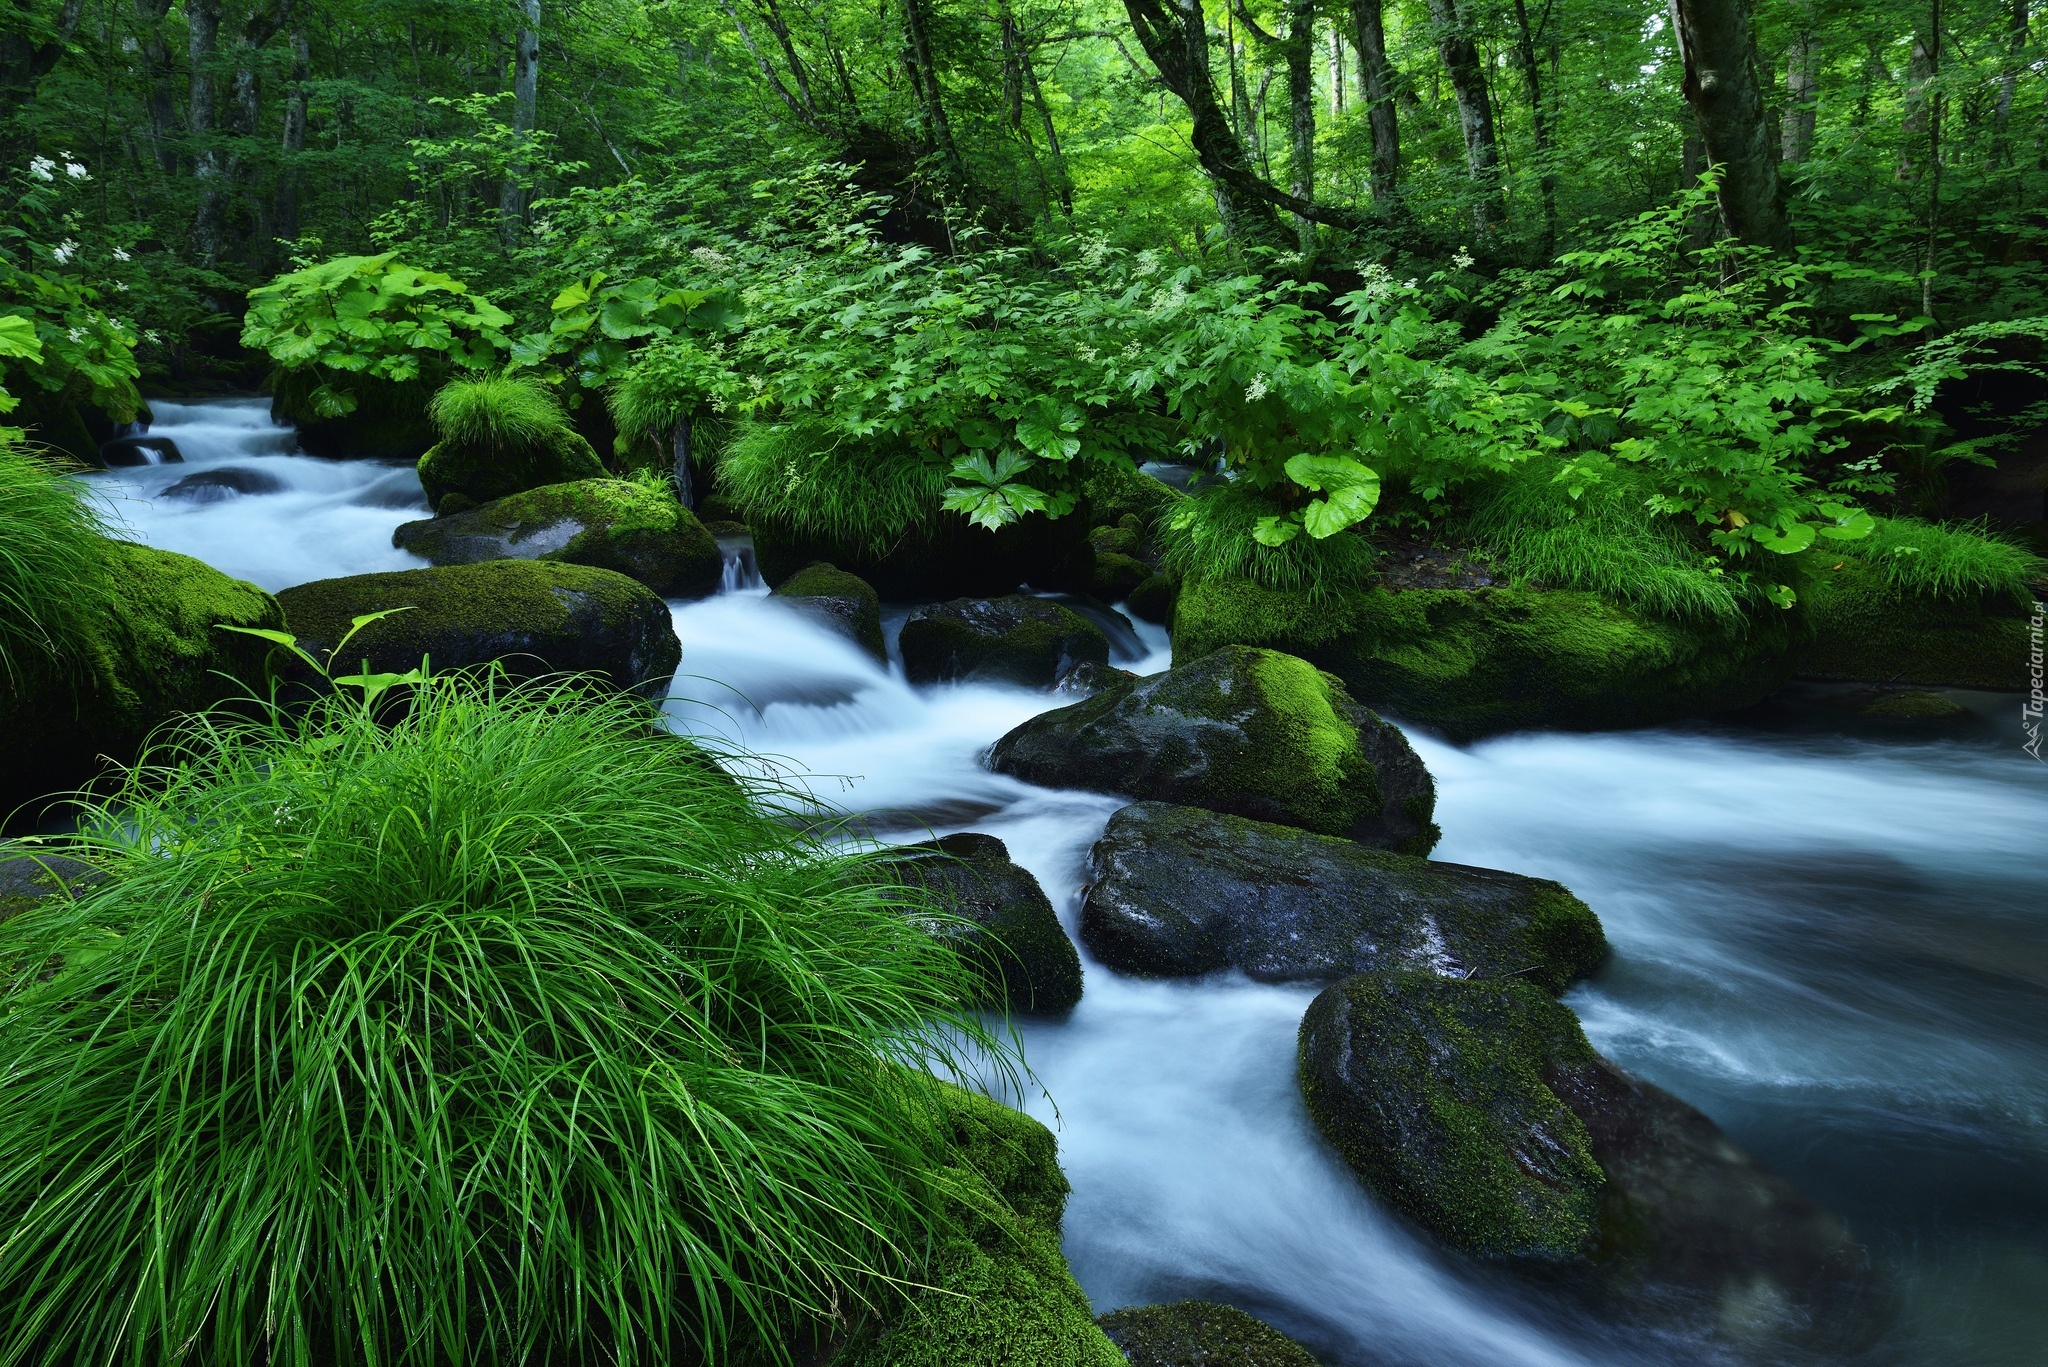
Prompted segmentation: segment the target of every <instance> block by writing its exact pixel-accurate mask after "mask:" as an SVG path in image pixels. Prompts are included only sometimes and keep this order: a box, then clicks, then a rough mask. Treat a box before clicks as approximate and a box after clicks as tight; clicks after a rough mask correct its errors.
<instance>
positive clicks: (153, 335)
mask: <svg viewBox="0 0 2048 1367" xmlns="http://www.w3.org/2000/svg"><path fill="white" fill-rule="evenodd" d="M142 340H143V341H145V342H148V343H149V344H150V345H151V346H155V345H156V344H157V343H158V342H161V341H162V340H163V338H162V337H161V336H159V335H158V334H157V330H156V329H155V328H151V329H150V330H149V331H148V332H145V333H143V334H142Z"/></svg>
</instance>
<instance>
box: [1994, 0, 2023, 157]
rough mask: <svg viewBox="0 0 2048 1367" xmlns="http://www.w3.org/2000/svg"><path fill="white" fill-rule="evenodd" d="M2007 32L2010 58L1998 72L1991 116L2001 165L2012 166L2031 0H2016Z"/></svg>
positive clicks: (1997, 154)
mask: <svg viewBox="0 0 2048 1367" xmlns="http://www.w3.org/2000/svg"><path fill="white" fill-rule="evenodd" d="M2006 32H2007V33H2008V35H2009V37H2008V39H2007V42H2006V59H2005V66H2004V69H2003V70H2001V71H2000V72H1999V74H1998V106H1997V109H1996V112H1995V113H1993V115H1992V118H1991V125H1992V133H1993V146H1994V148H1995V155H1996V157H1997V159H1998V161H1999V163H2000V164H2002V165H2005V166H2010V165H2012V135H2011V125H2012V97H2013V95H2014V93H2015V92H2016V91H2017V90H2018V89H2019V83H2020V72H2021V71H2022V70H2023V69H2024V68H2025V66H2026V50H2027V0H2012V21H2011V24H2010V26H2009V27H2008V28H2007V30H2006Z"/></svg>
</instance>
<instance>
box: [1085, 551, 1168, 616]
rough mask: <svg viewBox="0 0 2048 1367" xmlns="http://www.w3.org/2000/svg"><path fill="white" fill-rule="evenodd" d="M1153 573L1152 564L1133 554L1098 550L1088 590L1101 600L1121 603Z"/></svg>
mask: <svg viewBox="0 0 2048 1367" xmlns="http://www.w3.org/2000/svg"><path fill="white" fill-rule="evenodd" d="M1155 573H1156V571H1155V570H1154V569H1153V568H1152V566H1150V565H1149V564H1147V563H1146V562H1145V561H1143V560H1140V559H1138V558H1137V557H1136V556H1134V555H1124V554H1122V553H1121V552H1118V551H1102V550H1098V551H1097V552H1096V553H1095V571H1094V574H1093V576H1092V577H1091V578H1090V580H1089V584H1090V588H1089V592H1090V593H1092V594H1093V595H1094V596H1095V597H1096V598H1098V599H1100V600H1101V601H1102V602H1105V603H1121V602H1123V601H1124V599H1126V598H1129V597H1130V596H1131V594H1132V593H1133V592H1134V591H1135V590H1136V589H1137V587H1138V586H1139V585H1140V584H1142V583H1144V582H1145V581H1146V580H1148V579H1150V578H1151V577H1152V576H1153V575H1154V574H1155Z"/></svg>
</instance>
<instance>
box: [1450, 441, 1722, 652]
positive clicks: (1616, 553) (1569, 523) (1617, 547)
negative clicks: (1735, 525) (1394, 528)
mask: <svg viewBox="0 0 2048 1367" xmlns="http://www.w3.org/2000/svg"><path fill="white" fill-rule="evenodd" d="M1649 496H1650V492H1649V489H1648V486H1647V485H1646V484H1645V483H1643V482H1642V481H1640V480H1638V479H1636V478H1634V477H1632V476H1631V474H1630V473H1629V472H1628V471H1625V470H1624V471H1617V472H1615V473H1613V474H1610V475H1609V476H1608V477H1607V478H1605V479H1603V480H1602V481H1600V482H1599V483H1597V484H1594V485H1592V486H1591V487H1589V488H1587V489H1586V490H1584V492H1583V493H1581V495H1580V496H1579V497H1578V498H1577V499H1574V498H1573V497H1572V496H1571V493H1570V491H1569V490H1568V489H1566V488H1565V486H1564V485H1562V484H1560V483H1557V482H1555V481H1553V480H1552V479H1551V478H1550V467H1549V465H1548V463H1547V462H1539V461H1533V460H1532V461H1529V462H1527V463H1525V464H1523V465H1520V466H1518V467H1516V468H1515V469H1513V470H1511V471H1509V472H1508V473H1507V474H1506V475H1504V476H1502V477H1501V478H1500V479H1499V480H1498V481H1497V482H1496V483H1494V484H1493V486H1492V487H1491V488H1489V489H1487V490H1486V491H1485V492H1484V493H1482V494H1481V495H1480V496H1479V498H1478V499H1477V501H1476V503H1475V505H1474V508H1473V510H1472V512H1471V514H1470V515H1469V516H1468V517H1467V518H1466V519H1465V521H1464V523H1463V526H1462V529H1461V530H1462V531H1463V532H1464V534H1465V535H1466V536H1469V537H1470V538H1471V539H1472V541H1473V543H1474V544H1475V545H1476V546H1478V548H1479V549H1480V550H1482V551H1484V552H1485V553H1486V554H1487V555H1488V556H1489V557H1491V558H1492V559H1493V560H1494V561H1496V562H1497V563H1498V564H1499V565H1500V566H1501V567H1502V568H1503V569H1505V570H1507V571H1508V572H1509V573H1510V574H1512V575H1514V576H1515V577H1517V578H1520V579H1531V580H1535V581H1537V582H1538V583H1542V584H1546V585H1549V586H1550V587H1552V588H1560V589H1583V590H1586V591H1588V592H1591V593H1598V594H1602V595H1605V596H1606V597H1608V598H1612V599H1615V600H1616V601H1618V602H1622V603H1626V604H1629V605H1630V606H1633V607H1638V608H1643V609H1646V610H1648V611H1651V612H1655V613H1659V614H1661V615H1663V616H1667V617H1677V618H1695V619H1698V618H1717V617H1720V618H1726V617H1734V616H1737V615H1739V614H1741V613H1742V612H1743V610H1744V608H1745V606H1747V605H1748V603H1749V600H1750V596H1751V595H1749V594H1748V593H1747V592H1745V590H1744V588H1743V585H1742V581H1740V580H1735V579H1732V578H1730V577H1728V576H1725V575H1719V574H1715V573H1714V572H1713V567H1712V566H1711V565H1710V564H1709V563H1708V562H1709V559H1710V553H1709V551H1708V550H1707V548H1706V547H1705V545H1704V544H1703V542H1702V541H1701V539H1700V538H1699V536H1698V535H1697V534H1696V533H1695V532H1694V531H1693V530H1692V529H1691V528H1689V527H1687V526H1685V525H1684V524H1683V523H1681V522H1679V521H1677V520H1675V519H1673V518H1671V517H1669V516H1666V515H1664V514H1660V513H1655V512H1652V511H1651V510H1650V508H1649V506H1648V501H1649Z"/></svg>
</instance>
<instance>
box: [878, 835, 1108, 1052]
mask: <svg viewBox="0 0 2048 1367" xmlns="http://www.w3.org/2000/svg"><path fill="white" fill-rule="evenodd" d="M890 867H891V869H892V870H893V871H894V872H895V873H896V875H897V876H898V877H900V878H902V879H903V881H904V882H905V883H906V884H908V885H911V886H914V887H918V888H921V889H923V890H924V891H925V892H926V893H928V894H929V895H930V896H931V897H932V899H933V901H935V902H936V903H937V904H938V905H939V906H940V907H941V908H943V909H944V910H946V911H948V912H950V913H951V914H953V915H954V916H957V917H959V918H960V919H961V921H962V922H964V924H962V925H958V926H947V927H945V928H944V932H943V933H945V934H947V935H949V936H955V937H957V940H956V947H957V948H958V949H959V951H960V953H961V956H962V957H963V958H965V959H966V960H967V961H968V962H969V963H972V964H973V965H975V967H976V968H977V969H979V970H980V972H981V973H982V975H983V977H984V978H985V979H986V980H987V981H988V984H989V1001H990V1002H991V1003H992V1004H995V1005H1000V1006H1007V1007H1008V1008H1009V1009H1010V1010H1012V1011H1028V1012H1038V1013H1058V1012H1063V1011H1069V1010H1072V1009H1073V1006H1074V1003H1076V1002H1078V1001H1080V1000H1081V956H1080V954H1079V953H1078V952H1077V951H1076V950H1075V949H1074V942H1073V941H1072V940H1069V939H1068V938H1067V933H1066V931H1064V930H1062V929H1061V928H1060V919H1059V916H1058V915H1057V914H1056V913H1055V912H1054V911H1053V909H1052V902H1051V901H1050V900H1049V899H1048V898H1047V897H1046V895H1045V890H1044V889H1043V888H1041V887H1039V886H1038V880H1037V879H1036V878H1033V877H1032V876H1031V872H1030V870H1028V869H1024V868H1020V867H1019V866H1018V865H1016V864H1014V863H1012V862H1011V861H1010V851H1009V849H1008V848H1007V847H1006V846H1004V844H1003V842H1002V841H1000V840H998V839H996V838H995V837H994V836H992V835H982V834H980V833H979V832H975V831H964V832H962V833H960V834H958V835H949V836H944V837H942V838H940V839H938V840H928V841H925V842H923V843H921V844H917V845H909V846H906V847H905V848H904V850H903V852H902V855H901V857H900V858H898V859H893V860H891V861H890Z"/></svg>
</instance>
